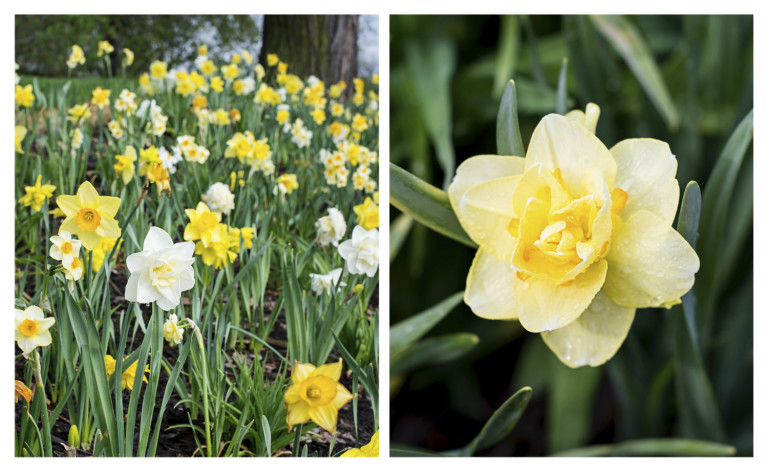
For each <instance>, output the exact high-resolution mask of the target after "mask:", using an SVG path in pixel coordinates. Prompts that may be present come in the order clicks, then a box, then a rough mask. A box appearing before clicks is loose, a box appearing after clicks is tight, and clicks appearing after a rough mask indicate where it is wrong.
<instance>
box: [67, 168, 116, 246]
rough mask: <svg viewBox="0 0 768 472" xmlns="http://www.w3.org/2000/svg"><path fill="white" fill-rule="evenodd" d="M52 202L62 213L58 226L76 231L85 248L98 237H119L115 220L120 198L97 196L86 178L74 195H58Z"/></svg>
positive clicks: (92, 244) (93, 243)
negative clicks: (63, 216) (62, 218)
mask: <svg viewBox="0 0 768 472" xmlns="http://www.w3.org/2000/svg"><path fill="white" fill-rule="evenodd" d="M56 203H57V204H58V205H59V208H61V210H62V211H63V212H64V214H65V215H66V219H64V222H63V223H62V224H61V229H62V230H63V231H67V232H69V233H71V234H75V235H77V236H78V237H79V238H80V241H82V242H83V246H85V248H86V249H88V250H91V249H93V248H95V247H96V245H97V244H99V241H100V240H101V238H104V237H107V238H117V237H120V227H119V226H118V225H117V221H116V220H115V214H116V213H117V209H118V208H119V207H120V199H119V198H117V197H106V196H105V197H102V196H99V194H98V193H97V192H96V189H95V188H93V185H91V183H90V182H87V181H86V182H83V183H82V184H81V185H80V187H79V188H78V189H77V194H76V195H61V196H59V197H58V198H57V199H56Z"/></svg>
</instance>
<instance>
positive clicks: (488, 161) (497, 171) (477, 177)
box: [448, 155, 525, 211]
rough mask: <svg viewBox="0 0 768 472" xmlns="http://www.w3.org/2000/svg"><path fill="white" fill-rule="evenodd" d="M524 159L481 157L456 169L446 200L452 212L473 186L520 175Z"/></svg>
mask: <svg viewBox="0 0 768 472" xmlns="http://www.w3.org/2000/svg"><path fill="white" fill-rule="evenodd" d="M524 168H525V159H523V158H522V157H516V156H493V155H481V156H474V157H470V158H469V159H467V160H466V161H464V162H462V163H461V164H460V165H459V167H458V169H456V176H455V177H454V178H453V182H451V185H450V186H449V187H448V198H449V199H450V200H451V206H452V207H453V209H454V211H456V209H457V208H458V206H459V202H460V201H461V199H462V197H464V194H465V193H466V192H467V190H469V189H470V188H472V187H474V186H475V185H477V184H479V183H482V182H485V181H487V180H493V179H499V178H501V177H508V176H510V175H518V174H522V173H523V170H524Z"/></svg>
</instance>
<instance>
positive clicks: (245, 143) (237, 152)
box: [224, 131, 255, 162]
mask: <svg viewBox="0 0 768 472" xmlns="http://www.w3.org/2000/svg"><path fill="white" fill-rule="evenodd" d="M254 143H255V139H254V137H253V134H251V133H250V131H247V132H246V134H243V133H235V135H234V136H232V138H230V139H229V140H228V141H227V149H226V150H224V157H237V159H238V160H239V161H240V162H244V160H245V158H246V157H247V156H248V155H250V154H251V151H252V149H253V144H254Z"/></svg>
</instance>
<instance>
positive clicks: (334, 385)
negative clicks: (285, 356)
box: [283, 359, 354, 434]
mask: <svg viewBox="0 0 768 472" xmlns="http://www.w3.org/2000/svg"><path fill="white" fill-rule="evenodd" d="M341 367H342V361H341V359H339V361H338V362H335V363H333V364H325V365H322V366H320V367H315V366H314V365H312V364H304V363H301V362H298V361H297V362H296V363H295V364H294V365H293V370H292V371H291V382H292V385H291V386H290V387H288V390H286V391H285V396H284V397H283V403H284V405H285V408H286V409H287V410H288V415H286V417H285V420H286V422H287V423H288V429H289V430H291V429H293V427H294V426H295V425H297V424H303V423H306V422H307V421H309V420H312V421H314V422H315V423H316V424H317V425H318V426H320V427H321V428H323V429H324V430H326V431H328V432H329V433H331V434H336V420H337V419H338V414H339V410H340V409H341V408H342V407H343V406H344V405H346V404H347V402H348V401H350V400H351V399H352V398H354V395H352V394H351V393H349V390H347V388H346V387H344V386H343V385H342V384H340V383H339V379H340V378H341Z"/></svg>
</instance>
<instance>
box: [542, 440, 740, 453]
mask: <svg viewBox="0 0 768 472" xmlns="http://www.w3.org/2000/svg"><path fill="white" fill-rule="evenodd" d="M734 454H736V449H734V448H733V446H729V445H727V444H720V443H715V442H709V441H699V440H695V439H678V438H664V439H637V440H633V441H626V442H623V443H619V444H611V445H605V446H602V445H601V446H590V447H583V448H579V449H571V450H568V451H563V452H560V453H558V454H553V455H554V456H559V457H598V456H688V457H723V456H732V455H734Z"/></svg>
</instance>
